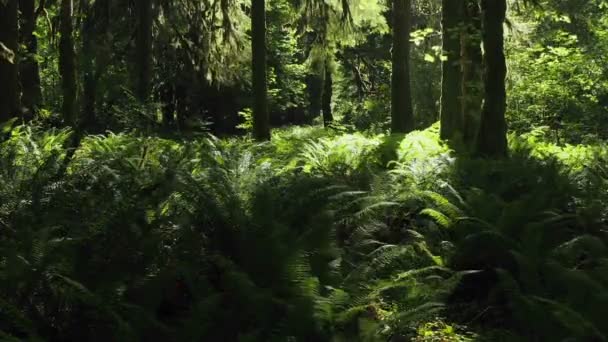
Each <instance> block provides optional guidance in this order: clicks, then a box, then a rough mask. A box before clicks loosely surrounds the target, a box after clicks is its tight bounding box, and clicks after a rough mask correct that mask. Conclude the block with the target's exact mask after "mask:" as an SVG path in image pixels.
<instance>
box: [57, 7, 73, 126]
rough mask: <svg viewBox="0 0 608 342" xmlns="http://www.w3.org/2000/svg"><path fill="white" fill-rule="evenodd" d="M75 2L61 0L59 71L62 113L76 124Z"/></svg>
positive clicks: (68, 121)
mask: <svg viewBox="0 0 608 342" xmlns="http://www.w3.org/2000/svg"><path fill="white" fill-rule="evenodd" d="M72 14H73V3H72V0H61V7H60V12H59V17H60V19H59V20H60V23H59V32H60V33H61V38H60V40H59V73H60V74H61V88H62V92H63V105H62V114H63V119H64V122H65V123H66V124H68V125H71V126H75V125H76V112H75V109H76V64H75V53H74V39H73V36H72V35H73V24H72Z"/></svg>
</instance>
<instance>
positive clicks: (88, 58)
mask: <svg viewBox="0 0 608 342" xmlns="http://www.w3.org/2000/svg"><path fill="white" fill-rule="evenodd" d="M82 3H83V5H84V8H83V11H82V12H83V13H85V15H86V17H85V18H84V20H83V22H82V56H83V68H82V69H83V70H82V77H83V88H84V89H83V99H82V113H81V119H82V126H83V128H84V129H85V130H87V131H89V132H90V131H91V129H92V127H93V126H94V125H95V124H94V122H95V103H96V100H97V80H96V79H95V53H94V52H93V46H94V44H95V42H94V40H95V38H96V37H95V36H96V35H95V20H96V15H95V14H96V13H95V10H94V9H92V8H91V3H90V1H89V0H84V1H83V2H82Z"/></svg>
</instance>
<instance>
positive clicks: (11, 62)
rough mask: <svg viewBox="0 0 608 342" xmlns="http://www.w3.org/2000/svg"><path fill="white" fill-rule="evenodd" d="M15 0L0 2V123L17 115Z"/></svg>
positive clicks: (16, 27)
mask: <svg viewBox="0 0 608 342" xmlns="http://www.w3.org/2000/svg"><path fill="white" fill-rule="evenodd" d="M17 20H18V5H17V0H8V2H6V4H5V3H4V2H0V43H2V45H0V123H1V122H4V121H6V120H9V119H11V118H13V117H17V116H18V113H19V73H18V60H17V57H16V56H17V50H18V48H19V46H18V40H19V37H18V35H19V34H18V27H19V25H18V22H17Z"/></svg>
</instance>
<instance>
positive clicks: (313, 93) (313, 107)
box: [306, 68, 325, 123]
mask: <svg viewBox="0 0 608 342" xmlns="http://www.w3.org/2000/svg"><path fill="white" fill-rule="evenodd" d="M313 69H315V70H313V71H312V73H311V74H310V75H308V82H307V88H308V98H309V102H310V103H309V106H310V107H309V113H308V118H307V120H306V121H307V123H312V121H313V120H314V119H315V118H317V117H319V116H320V115H321V111H322V110H323V90H324V87H325V71H324V70H323V68H313ZM317 69H321V70H317Z"/></svg>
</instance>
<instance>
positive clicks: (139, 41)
mask: <svg viewBox="0 0 608 342" xmlns="http://www.w3.org/2000/svg"><path fill="white" fill-rule="evenodd" d="M135 7H136V10H137V37H136V43H135V45H136V52H135V53H136V56H135V59H136V72H137V76H136V77H137V78H136V86H135V95H136V96H137V99H138V100H139V101H141V102H142V103H144V102H146V101H147V100H148V97H149V96H150V84H151V82H152V0H139V1H137V3H136V5H135Z"/></svg>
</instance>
